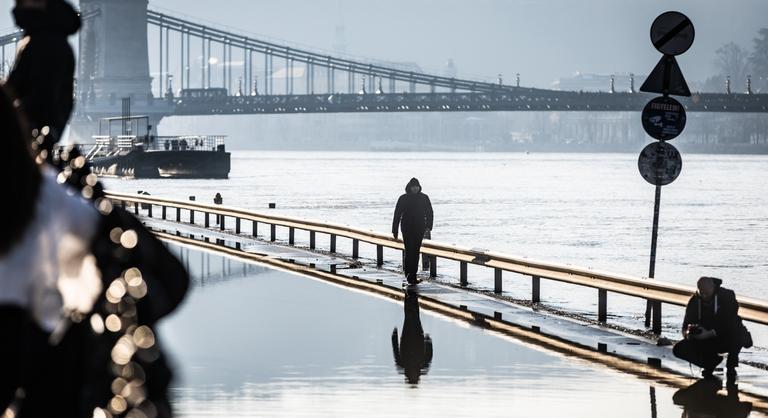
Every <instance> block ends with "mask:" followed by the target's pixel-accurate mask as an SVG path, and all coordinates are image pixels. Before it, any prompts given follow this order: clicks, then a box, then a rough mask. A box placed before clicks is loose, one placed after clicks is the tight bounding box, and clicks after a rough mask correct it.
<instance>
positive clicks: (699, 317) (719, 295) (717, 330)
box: [673, 277, 752, 384]
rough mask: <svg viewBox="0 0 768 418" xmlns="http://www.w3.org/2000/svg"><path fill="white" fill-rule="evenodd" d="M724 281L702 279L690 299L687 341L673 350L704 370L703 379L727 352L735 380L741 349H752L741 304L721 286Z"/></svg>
mask: <svg viewBox="0 0 768 418" xmlns="http://www.w3.org/2000/svg"><path fill="white" fill-rule="evenodd" d="M722 283H723V281H722V280H720V279H717V278H714V277H701V278H700V279H699V281H698V283H697V287H698V289H699V290H698V292H697V293H696V294H695V295H693V296H691V299H690V300H689V301H688V305H687V306H686V308H685V318H684V319H683V337H684V339H683V340H682V341H680V342H678V343H677V344H675V347H674V349H673V351H674V353H675V356H676V357H678V358H681V359H683V360H687V361H689V362H691V363H693V364H695V365H697V366H699V367H701V368H702V369H703V372H702V374H703V376H704V377H711V376H712V373H713V372H714V370H715V367H717V365H718V364H720V362H721V361H723V357H722V356H721V355H720V353H728V361H727V362H726V367H727V368H728V371H727V377H728V382H729V383H731V384H732V383H734V382H735V381H736V367H738V365H739V352H740V351H741V348H742V347H746V348H749V347H751V346H752V337H751V335H750V334H749V332H748V331H747V329H746V328H745V327H744V324H742V321H741V318H740V317H739V304H738V302H737V301H736V295H735V294H734V293H733V291H732V290H729V289H726V288H724V287H721V284H722Z"/></svg>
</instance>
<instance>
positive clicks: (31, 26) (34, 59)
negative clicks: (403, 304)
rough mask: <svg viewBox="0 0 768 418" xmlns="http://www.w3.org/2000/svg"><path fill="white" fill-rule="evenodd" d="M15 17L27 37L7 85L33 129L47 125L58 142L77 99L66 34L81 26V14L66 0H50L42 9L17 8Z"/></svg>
mask: <svg viewBox="0 0 768 418" xmlns="http://www.w3.org/2000/svg"><path fill="white" fill-rule="evenodd" d="M13 16H14V19H15V20H16V24H17V25H18V26H19V27H20V28H21V29H23V30H24V35H25V39H24V40H23V41H22V42H23V44H22V45H23V47H22V48H21V49H20V51H19V53H18V56H17V58H16V63H15V65H14V67H13V70H12V71H11V74H10V75H9V76H8V82H7V86H8V87H10V89H11V90H12V93H13V95H14V97H16V98H17V99H19V100H20V102H21V109H22V110H23V111H24V113H25V114H26V117H27V119H28V120H29V124H30V128H32V129H35V128H37V129H41V128H43V127H44V126H48V127H50V128H51V129H52V133H53V134H54V135H53V138H51V139H47V141H48V142H51V141H58V137H59V136H60V135H61V133H62V131H63V130H64V127H65V126H66V124H67V121H68V120H69V116H70V114H71V113H72V107H73V101H74V99H73V89H74V86H73V82H74V76H75V55H74V53H73V51H72V48H71V47H70V45H69V42H68V41H67V37H69V36H70V35H73V34H75V33H77V31H78V30H79V29H80V17H79V16H78V14H77V12H75V9H73V8H72V6H70V5H69V4H68V3H67V2H65V1H63V0H50V1H49V4H48V6H47V7H46V9H45V10H42V11H35V10H28V9H21V8H18V7H17V8H16V9H14V10H13ZM49 146H52V144H50V145H49Z"/></svg>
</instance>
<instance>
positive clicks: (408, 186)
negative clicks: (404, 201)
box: [405, 177, 421, 193]
mask: <svg viewBox="0 0 768 418" xmlns="http://www.w3.org/2000/svg"><path fill="white" fill-rule="evenodd" d="M411 186H419V192H421V184H419V180H418V179H417V178H416V177H414V178H412V179H411V181H409V182H408V184H406V185H405V193H411Z"/></svg>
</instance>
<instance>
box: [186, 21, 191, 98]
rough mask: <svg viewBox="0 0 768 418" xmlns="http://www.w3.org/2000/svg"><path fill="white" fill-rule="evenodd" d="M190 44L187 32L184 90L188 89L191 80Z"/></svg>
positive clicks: (189, 36) (189, 35)
mask: <svg viewBox="0 0 768 418" xmlns="http://www.w3.org/2000/svg"><path fill="white" fill-rule="evenodd" d="M191 43H192V35H191V34H190V33H189V32H187V87H186V88H189V84H190V83H189V81H190V80H191V76H192V61H191V58H190V56H191V55H192V54H191V48H190V46H189V45H190V44H191Z"/></svg>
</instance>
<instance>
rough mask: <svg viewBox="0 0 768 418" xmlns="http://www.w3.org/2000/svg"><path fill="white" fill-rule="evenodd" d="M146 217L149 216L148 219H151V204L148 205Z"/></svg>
mask: <svg viewBox="0 0 768 418" xmlns="http://www.w3.org/2000/svg"><path fill="white" fill-rule="evenodd" d="M147 216H149V217H150V218H151V217H152V204H151V203H150V204H149V208H148V209H147Z"/></svg>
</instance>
